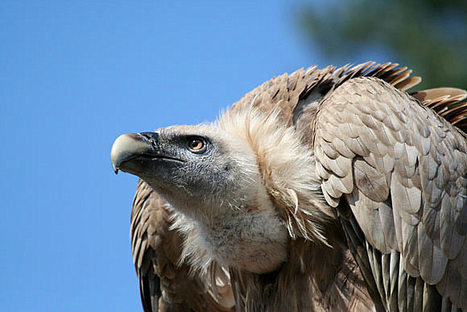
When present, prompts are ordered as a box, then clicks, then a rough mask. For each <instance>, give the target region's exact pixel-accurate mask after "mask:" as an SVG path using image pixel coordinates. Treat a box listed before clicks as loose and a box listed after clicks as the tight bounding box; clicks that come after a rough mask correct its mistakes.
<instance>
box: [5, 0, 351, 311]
mask: <svg viewBox="0 0 467 312" xmlns="http://www.w3.org/2000/svg"><path fill="white" fill-rule="evenodd" d="M298 7H299V5H298V2H296V1H268V2H265V1H257V2H253V1H229V2H222V1H196V2H195V1H186V2H183V1H180V2H172V1H165V2H163V1H155V0H154V1H110V0H101V1H18V0H16V1H9V0H3V1H1V2H0V42H1V48H0V115H1V123H0V143H1V146H2V148H1V153H0V172H1V175H0V192H1V194H0V195H1V196H0V200H1V213H2V215H1V218H0V240H1V241H0V276H1V277H0V311H140V310H141V306H140V300H139V293H138V285H137V280H136V275H135V273H134V268H133V264H132V260H131V252H130V239H129V217H130V208H131V201H132V197H133V194H134V190H135V187H136V182H137V178H136V177H134V176H130V175H127V174H120V175H118V176H115V175H114V174H113V172H112V169H111V165H110V147H111V145H112V142H113V140H114V139H115V138H116V137H117V136H118V135H120V134H122V133H126V132H136V131H150V130H154V129H156V128H159V127H163V126H168V125H172V124H193V123H198V122H203V121H209V120H214V119H215V118H216V117H217V116H218V113H219V111H220V110H222V109H224V108H227V107H228V106H229V105H230V104H231V103H233V102H234V101H236V100H238V99H239V98H240V97H241V96H242V94H244V93H245V92H247V91H249V90H250V89H252V88H254V87H255V86H256V85H258V84H260V83H262V82H263V81H266V80H269V79H270V78H271V77H272V76H274V75H278V74H281V73H283V72H291V71H293V70H295V69H297V68H300V67H304V66H305V67H306V66H309V65H313V64H318V65H320V66H325V65H327V61H326V57H325V56H320V55H319V54H318V53H317V50H316V49H314V48H313V46H310V45H309V44H307V43H304V42H303V40H302V39H303V38H302V33H301V32H300V30H299V27H298V26H297V22H296V21H295V13H296V11H295V10H296V9H297V8H298ZM348 61H354V62H355V61H360V60H342V62H341V63H340V64H338V65H343V64H344V63H346V62H348Z"/></svg>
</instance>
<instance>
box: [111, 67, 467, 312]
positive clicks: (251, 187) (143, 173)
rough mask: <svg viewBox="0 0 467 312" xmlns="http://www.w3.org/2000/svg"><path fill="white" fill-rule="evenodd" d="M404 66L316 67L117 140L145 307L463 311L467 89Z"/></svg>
mask: <svg viewBox="0 0 467 312" xmlns="http://www.w3.org/2000/svg"><path fill="white" fill-rule="evenodd" d="M410 73H411V71H410V70H407V68H405V67H404V68H398V67H397V64H391V63H386V64H383V65H379V64H374V63H372V62H369V63H365V64H361V65H358V66H355V67H351V66H344V67H342V68H338V69H335V68H334V67H332V66H330V67H327V68H325V69H318V68H317V67H316V66H313V67H310V68H308V69H306V70H304V69H301V70H298V71H296V72H294V73H293V74H291V75H287V74H284V75H282V76H279V77H275V78H273V79H272V80H270V81H268V82H266V83H264V84H262V85H261V86H259V87H257V88H256V89H254V90H253V91H251V92H249V93H248V94H246V95H245V96H243V97H242V99H241V100H240V101H239V102H237V103H235V104H234V105H233V106H232V108H231V109H230V110H229V111H228V112H226V113H225V114H224V115H223V116H221V118H220V120H219V121H218V122H217V123H215V124H212V125H203V126H193V127H189V126H183V127H171V128H168V129H161V130H159V131H157V132H155V133H143V134H138V135H124V136H122V137H121V138H119V139H117V141H116V142H115V143H114V147H113V148H112V162H113V165H114V167H115V168H116V169H117V170H118V169H121V170H123V171H127V172H130V173H133V174H136V175H138V176H140V177H141V178H142V180H141V181H140V182H139V184H138V188H137V192H136V195H135V199H134V203H133V211H132V215H131V234H132V251H133V258H134V262H135V267H136V272H137V275H138V279H139V281H140V291H141V298H142V301H143V307H144V310H145V311H234V310H236V311H315V310H318V311H323V310H325V311H348V310H352V311H365V310H377V311H384V310H389V311H398V310H401V311H419V310H423V311H439V310H441V309H442V310H443V311H444V310H447V309H452V310H455V309H456V308H462V309H467V271H466V267H467V243H466V241H467V239H465V236H466V233H467V208H466V206H467V140H466V135H465V131H466V129H467V105H466V103H465V102H464V103H461V104H456V103H458V102H462V101H463V100H464V99H465V98H466V97H467V93H466V92H465V91H463V90H459V89H453V88H439V89H430V90H424V91H419V92H416V93H413V94H409V93H406V92H405V90H407V89H409V88H410V87H412V86H413V85H416V84H418V83H419V82H420V78H418V77H410ZM440 116H442V117H440ZM453 125H455V126H453ZM183 140H188V141H187V142H188V147H186V146H185V145H183V144H185V143H183V144H182V143H180V142H182V141H183ZM183 142H185V141H183ZM200 142H201V145H203V144H204V146H202V148H204V150H198V148H199V146H201V145H199V144H200ZM184 148H185V149H188V150H190V151H191V154H190V153H188V152H186V151H185V150H184ZM210 149H212V151H211V150H210ZM180 150H182V151H180ZM189 164H193V165H189ZM164 166H165V167H164ZM160 167H164V170H163V171H160V170H161V169H160ZM158 170H159V171H158ZM198 174H199V175H200V176H199V177H198V176H197V175H198Z"/></svg>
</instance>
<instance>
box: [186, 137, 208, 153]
mask: <svg viewBox="0 0 467 312" xmlns="http://www.w3.org/2000/svg"><path fill="white" fill-rule="evenodd" d="M188 148H189V149H190V150H191V151H192V152H194V153H202V152H204V150H205V149H206V143H205V142H204V141H203V140H202V139H199V138H191V139H188Z"/></svg>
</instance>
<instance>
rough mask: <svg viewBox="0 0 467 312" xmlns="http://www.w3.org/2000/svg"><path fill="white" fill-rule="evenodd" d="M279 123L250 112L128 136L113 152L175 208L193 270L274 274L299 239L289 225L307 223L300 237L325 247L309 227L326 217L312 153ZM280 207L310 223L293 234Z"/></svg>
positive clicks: (121, 166)
mask: <svg viewBox="0 0 467 312" xmlns="http://www.w3.org/2000/svg"><path fill="white" fill-rule="evenodd" d="M278 118H280V116H279V113H272V114H268V115H262V114H261V112H260V111H258V110H254V109H248V110H245V111H243V112H238V111H236V112H235V114H228V113H227V114H225V115H224V116H223V117H222V118H221V119H220V120H219V121H218V122H216V123H213V124H209V125H196V126H172V127H168V128H164V129H159V130H157V131H155V132H142V133H132V134H124V135H122V136H120V137H119V138H118V139H117V140H116V141H115V143H114V144H113V147H112V151H111V160H112V164H113V167H114V170H115V171H116V172H118V170H122V171H124V172H128V173H131V174H134V175H137V176H139V177H140V178H141V179H143V180H144V181H145V182H146V183H148V184H149V185H150V186H151V187H152V188H153V189H154V190H155V191H156V192H157V193H158V194H159V195H161V196H162V197H163V198H164V199H165V200H166V201H167V202H168V203H169V204H170V205H171V207H172V208H173V210H174V211H175V213H176V214H177V215H178V216H179V217H178V218H177V221H176V222H175V226H176V227H177V228H178V229H179V230H181V232H184V233H186V235H188V236H191V237H192V239H191V240H187V241H186V243H185V247H184V249H185V250H184V255H185V257H187V258H188V260H189V261H192V262H193V263H194V264H195V266H198V267H201V268H207V267H208V266H209V264H210V263H211V262H212V261H216V262H217V263H220V264H221V265H223V266H232V267H236V268H239V269H244V270H247V271H250V272H253V273H266V272H271V271H274V270H276V269H277V268H278V267H279V266H280V265H281V263H283V262H284V261H286V259H287V253H288V250H287V248H288V238H289V234H291V235H294V236H295V235H302V234H301V233H294V228H295V227H293V226H292V225H295V224H296V223H297V222H299V223H300V222H302V223H303V224H301V228H302V229H303V230H304V231H303V235H307V233H315V235H316V236H315V237H314V238H316V239H317V240H324V239H323V238H322V235H321V233H320V224H313V222H312V221H313V218H312V217H313V216H315V217H320V216H322V214H323V213H322V211H321V210H323V209H322V206H324V204H322V203H321V202H323V201H324V200H323V199H322V198H321V197H320V196H319V195H318V194H319V189H320V186H319V184H318V183H317V182H316V181H314V179H316V174H315V173H314V172H313V168H314V166H313V164H312V163H310V161H312V157H310V156H311V151H310V150H308V149H307V148H305V147H304V145H303V144H300V138H299V137H297V135H296V133H295V132H293V131H292V130H290V129H289V128H286V127H284V128H281V127H279V128H278V127H277V125H278V124H279V123H278V122H277V119H278ZM291 159H293V161H292V162H291ZM291 163H293V164H295V165H294V166H293V167H292V166H290V164H291ZM297 163H298V164H301V165H299V166H297V165H296V164H297ZM278 206H281V207H286V210H288V211H290V212H291V213H290V215H291V216H294V217H296V216H298V215H299V214H297V210H298V209H299V207H300V209H301V210H302V211H304V210H305V209H307V210H308V211H305V212H308V213H309V214H311V215H312V217H311V218H308V219H307V220H306V221H305V220H299V219H295V220H290V222H289V226H288V224H287V222H284V221H283V220H284V218H283V216H280V215H279V211H282V209H281V210H279V209H277V207H278ZM314 210H315V212H316V213H315V214H314V215H313V212H314ZM285 219H287V216H286V218H285ZM321 220H322V218H321ZM310 227H311V228H313V229H312V231H309V228H310ZM299 228H300V227H299ZM305 229H307V230H308V231H305Z"/></svg>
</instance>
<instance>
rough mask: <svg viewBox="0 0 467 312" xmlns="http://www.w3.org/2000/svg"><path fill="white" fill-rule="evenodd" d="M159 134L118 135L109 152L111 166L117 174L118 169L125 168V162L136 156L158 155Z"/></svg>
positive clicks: (154, 156) (123, 169) (151, 156)
mask: <svg viewBox="0 0 467 312" xmlns="http://www.w3.org/2000/svg"><path fill="white" fill-rule="evenodd" d="M158 137H159V134H158V133H157V132H144V133H127V134H122V135H121V136H119V137H118V138H117V139H116V140H115V142H114V144H113V145H112V150H111V152H110V159H111V161H112V167H113V170H114V172H115V173H116V174H117V173H118V170H122V171H130V170H126V169H127V168H126V166H125V164H126V163H128V162H129V161H130V160H134V159H137V158H146V159H147V158H151V159H152V158H156V157H158V156H160V154H161V153H160V151H159V150H158V148H157V147H158V146H159V142H158ZM128 169H129V168H128Z"/></svg>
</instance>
